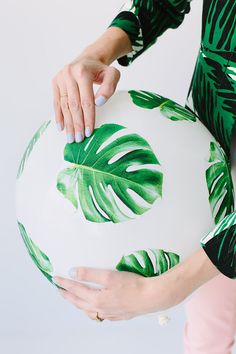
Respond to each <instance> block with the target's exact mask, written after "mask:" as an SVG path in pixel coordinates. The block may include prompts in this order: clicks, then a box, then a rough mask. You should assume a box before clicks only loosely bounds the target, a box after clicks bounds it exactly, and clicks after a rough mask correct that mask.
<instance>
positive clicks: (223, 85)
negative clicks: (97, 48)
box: [108, 0, 236, 279]
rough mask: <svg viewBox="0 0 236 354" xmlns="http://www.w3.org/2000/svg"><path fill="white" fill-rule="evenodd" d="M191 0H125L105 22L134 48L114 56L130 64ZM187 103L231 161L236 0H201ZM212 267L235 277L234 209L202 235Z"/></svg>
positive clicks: (178, 17) (235, 108) (234, 116)
mask: <svg viewBox="0 0 236 354" xmlns="http://www.w3.org/2000/svg"><path fill="white" fill-rule="evenodd" d="M190 2H191V0H128V1H127V2H126V3H125V4H124V5H123V6H122V8H121V9H120V11H119V13H118V15H117V16H116V17H115V18H114V19H113V21H112V22H111V23H110V25H109V26H108V27H112V26H115V27H119V28H121V29H123V30H124V31H125V32H126V33H127V34H128V35H129V38H130V40H131V43H132V52H130V53H128V54H127V55H124V56H122V57H120V58H118V59H117V60H118V63H119V64H120V65H123V66H128V65H130V64H131V63H132V62H133V61H134V60H135V59H136V58H137V57H139V56H140V55H141V54H142V53H143V52H144V51H145V50H147V49H148V48H149V47H150V46H152V45H153V44H154V43H155V42H156V41H157V38H158V37H159V36H161V35H162V33H163V32H165V31H166V30H167V29H168V28H177V27H178V26H179V25H180V24H181V23H182V22H183V20H184V17H185V14H187V13H188V12H189V11H190ZM186 107H187V108H188V109H190V110H191V111H193V112H194V113H195V114H196V115H197V116H198V118H199V119H200V120H201V121H202V122H203V123H204V125H205V126H206V127H207V128H208V129H209V130H210V132H211V133H212V134H213V135H214V137H215V138H216V139H217V140H218V142H219V143H220V144H221V146H222V147H223V149H224V150H225V153H226V155H227V157H228V162H229V163H230V151H231V149H230V147H231V140H232V139H231V138H232V134H233V127H234V122H235V119H236V1H235V0H203V13H202V34H201V46H200V48H199V53H198V57H197V60H196V65H195V69H194V73H193V77H192V81H191V84H190V88H189V92H188V97H187V100H186ZM200 244H201V246H202V247H203V249H204V250H205V252H206V254H207V255H208V257H209V258H210V259H211V261H212V262H213V263H214V264H215V266H216V267H217V268H218V269H219V270H220V272H222V273H223V274H225V275H226V276H228V277H230V278H234V279H236V211H234V212H229V213H228V214H227V215H226V216H224V217H223V219H222V220H220V221H219V222H218V224H217V225H216V227H215V228H214V229H213V230H212V231H211V232H210V233H209V234H208V235H206V236H204V237H203V238H202V239H201V240H200Z"/></svg>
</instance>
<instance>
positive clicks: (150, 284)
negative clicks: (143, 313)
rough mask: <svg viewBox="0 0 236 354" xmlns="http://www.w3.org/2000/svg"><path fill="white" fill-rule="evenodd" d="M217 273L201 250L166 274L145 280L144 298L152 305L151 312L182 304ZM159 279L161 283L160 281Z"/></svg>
mask: <svg viewBox="0 0 236 354" xmlns="http://www.w3.org/2000/svg"><path fill="white" fill-rule="evenodd" d="M219 273H220V272H219V270H218V269H217V268H216V267H215V266H214V264H213V263H212V262H211V260H210V259H209V258H208V256H207V254H206V253H205V251H204V250H203V249H202V248H201V249H199V250H198V251H197V252H195V253H194V254H193V255H192V256H191V257H189V258H188V259H186V260H185V261H183V262H181V263H179V264H178V265H176V266H175V267H173V268H171V269H170V270H169V271H167V272H166V273H163V274H161V275H160V276H157V277H152V278H145V279H144V289H146V290H145V291H146V292H147V295H146V297H148V298H149V299H150V303H152V304H153V308H152V310H153V311H163V310H166V309H168V308H170V307H173V306H175V305H177V304H179V303H180V302H182V301H183V300H184V299H185V298H187V297H188V296H189V295H190V294H191V293H192V292H194V291H195V290H196V289H197V288H199V287H200V286H201V285H203V284H204V283H206V282H207V281H209V280H210V279H212V278H214V277H215V276H217V275H218V274H219ZM161 277H162V281H160V278H161ZM160 297H161V299H160ZM155 304H157V305H155ZM160 304H162V305H161V307H160ZM155 306H156V307H155Z"/></svg>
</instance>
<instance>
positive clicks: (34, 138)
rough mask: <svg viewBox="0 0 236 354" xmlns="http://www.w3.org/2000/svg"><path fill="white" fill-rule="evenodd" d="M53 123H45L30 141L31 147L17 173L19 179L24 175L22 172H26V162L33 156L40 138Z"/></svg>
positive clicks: (29, 146)
mask: <svg viewBox="0 0 236 354" xmlns="http://www.w3.org/2000/svg"><path fill="white" fill-rule="evenodd" d="M50 123H51V121H50V120H49V121H47V122H44V123H43V124H42V125H41V127H40V128H39V129H38V130H37V131H36V133H35V134H34V136H33V138H32V139H31V140H30V142H29V145H28V146H27V148H26V150H25V153H24V155H23V157H22V160H21V163H20V166H19V168H18V172H17V178H19V177H20V176H21V174H22V172H23V171H24V167H25V162H26V160H27V159H28V157H29V155H30V154H31V152H32V150H33V147H34V145H35V144H36V142H37V141H38V140H39V138H40V137H41V135H42V134H43V133H44V132H45V130H46V129H47V127H48V125H49V124H50Z"/></svg>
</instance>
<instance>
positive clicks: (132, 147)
mask: <svg viewBox="0 0 236 354" xmlns="http://www.w3.org/2000/svg"><path fill="white" fill-rule="evenodd" d="M124 128H125V127H123V126H121V125H118V124H104V125H102V126H101V127H99V128H97V129H95V130H94V134H93V135H92V136H91V137H90V138H85V139H84V141H83V142H81V143H79V144H78V143H73V144H67V145H66V147H65V151H64V159H65V160H66V161H68V162H70V163H71V165H70V166H69V167H68V168H66V169H64V170H63V171H61V172H60V173H59V174H58V178H57V188H58V190H59V191H60V192H61V193H62V194H63V195H64V196H65V197H66V198H67V199H68V200H69V201H70V202H71V203H72V204H73V205H74V207H75V208H76V209H77V208H78V206H79V204H80V206H81V209H82V211H83V213H84V216H85V218H86V219H87V220H89V221H93V222H109V221H112V222H113V223H118V222H121V221H125V220H129V219H133V215H127V211H126V210H127V208H128V209H129V210H130V211H131V213H133V214H137V215H141V214H143V213H144V212H146V211H147V210H148V209H150V204H153V203H154V201H155V200H156V199H157V198H158V197H160V196H161V195H162V179H163V176H162V173H161V172H159V171H157V170H156V167H157V165H159V161H158V160H157V158H156V156H155V155H154V153H153V151H152V149H151V147H150V145H149V144H148V143H147V141H146V140H145V139H143V138H142V137H141V136H139V135H137V134H126V135H122V136H119V137H118V138H116V139H115V140H113V141H111V142H110V139H109V143H107V144H106V146H102V145H103V144H104V143H106V141H107V140H108V138H110V137H111V136H112V135H113V134H114V133H116V132H118V131H120V130H122V129H124ZM118 154H122V156H119V157H118V158H117V156H118ZM113 159H115V161H114V160H113ZM112 160H113V161H112ZM145 164H149V165H150V164H151V165H153V168H150V167H148V168H144V167H143V168H137V167H136V166H140V165H145ZM128 168H131V170H130V171H128ZM134 168H136V169H134ZM130 192H132V193H130ZM137 196H138V199H141V201H144V203H140V202H139V201H137ZM135 197H136V198H135ZM120 204H121V205H120ZM122 206H124V207H125V208H126V210H124V208H123V207H122ZM134 216H135V215H134Z"/></svg>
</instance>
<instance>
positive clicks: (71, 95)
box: [52, 50, 120, 143]
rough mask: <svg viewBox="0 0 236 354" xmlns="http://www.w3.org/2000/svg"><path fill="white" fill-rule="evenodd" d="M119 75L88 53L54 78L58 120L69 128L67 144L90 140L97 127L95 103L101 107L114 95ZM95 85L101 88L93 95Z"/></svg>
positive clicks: (58, 122) (58, 123) (84, 53)
mask: <svg viewBox="0 0 236 354" xmlns="http://www.w3.org/2000/svg"><path fill="white" fill-rule="evenodd" d="M119 79H120V72H119V70H117V69H116V68H114V67H112V66H108V65H107V64H105V63H104V62H103V61H102V60H101V59H98V58H97V57H96V55H95V54H94V55H92V54H91V53H89V52H88V50H85V51H84V52H83V53H82V54H81V55H80V56H79V57H78V58H76V59H75V60H74V61H73V62H71V63H70V64H67V65H65V66H64V68H63V69H62V70H60V71H59V72H58V74H57V75H56V76H55V77H54V78H53V81H52V83H53V95H54V110H55V119H56V123H57V127H58V130H59V131H62V130H63V129H64V126H65V128H66V133H67V142H68V143H73V142H74V141H76V142H81V141H82V140H83V139H84V137H85V136H86V137H89V136H90V135H91V134H92V132H93V130H94V124H95V104H96V105H97V106H101V105H102V104H104V103H105V102H106V101H107V100H108V99H109V98H110V97H111V96H112V95H113V93H114V91H115V89H116V86H117V84H118V81H119ZM93 84H98V85H101V86H100V88H99V90H98V91H97V93H96V95H95V96H94V92H93Z"/></svg>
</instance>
